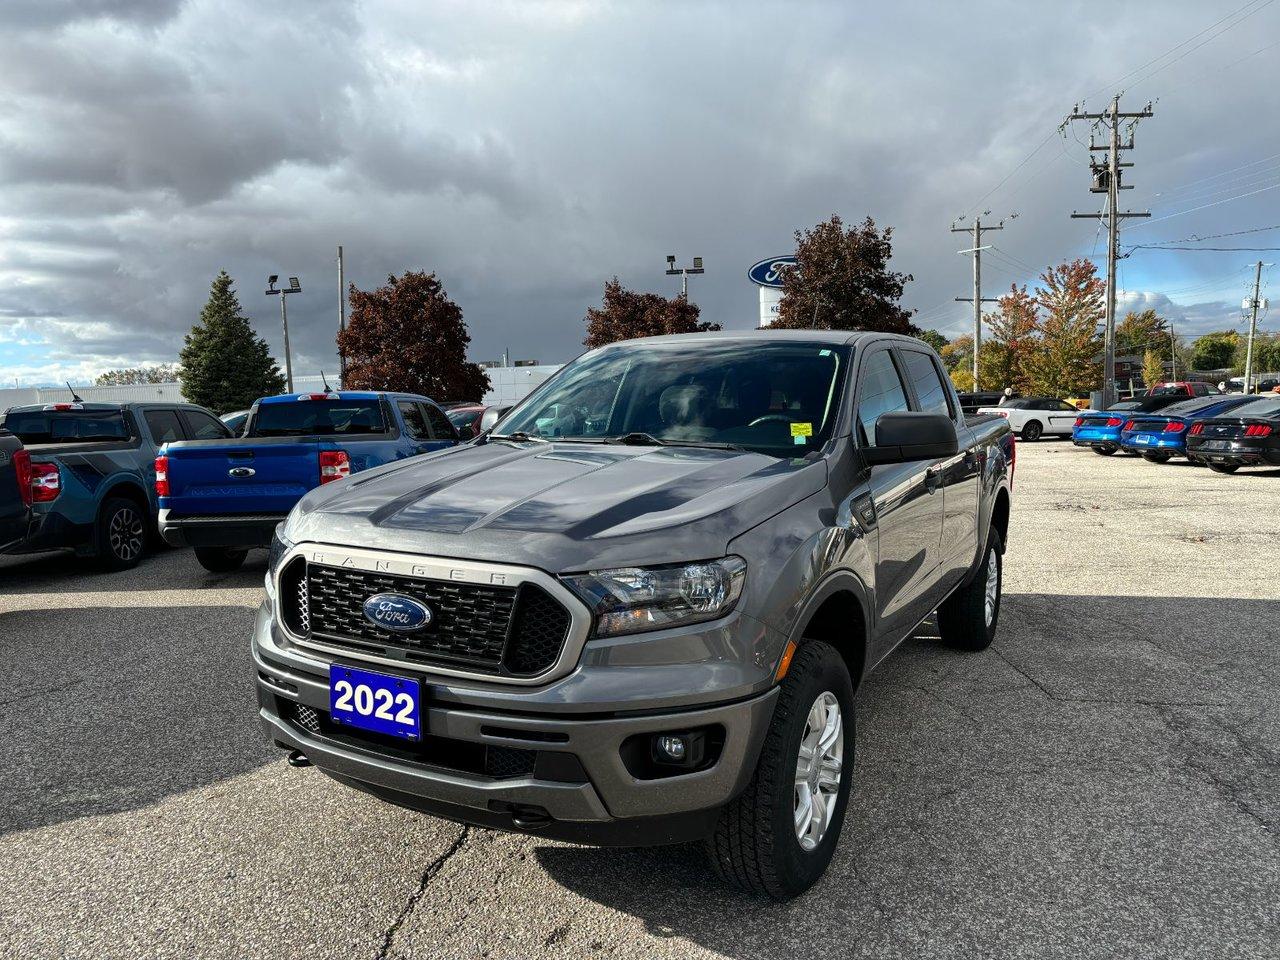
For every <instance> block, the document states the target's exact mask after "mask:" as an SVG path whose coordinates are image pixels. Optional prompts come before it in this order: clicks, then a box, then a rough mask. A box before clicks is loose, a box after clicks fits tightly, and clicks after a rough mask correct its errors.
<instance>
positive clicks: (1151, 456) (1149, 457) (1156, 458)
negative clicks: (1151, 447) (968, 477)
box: [1142, 453, 1172, 463]
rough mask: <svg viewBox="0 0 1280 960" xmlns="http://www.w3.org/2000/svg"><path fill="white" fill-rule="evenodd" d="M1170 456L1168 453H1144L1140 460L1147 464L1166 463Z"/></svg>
mask: <svg viewBox="0 0 1280 960" xmlns="http://www.w3.org/2000/svg"><path fill="white" fill-rule="evenodd" d="M1171 456H1172V454H1169V453H1144V454H1143V455H1142V459H1143V460H1145V461H1147V463H1168V462H1169V458H1170V457H1171Z"/></svg>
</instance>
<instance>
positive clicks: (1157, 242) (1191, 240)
mask: <svg viewBox="0 0 1280 960" xmlns="http://www.w3.org/2000/svg"><path fill="white" fill-rule="evenodd" d="M1268 230H1280V223H1277V224H1275V225H1273V226H1270V227H1253V228H1251V229H1249V230H1232V231H1231V232H1230V233H1210V234H1208V235H1207V236H1203V237H1202V236H1199V235H1197V234H1192V235H1191V236H1189V237H1182V238H1181V239H1179V240H1153V241H1152V242H1151V243H1150V244H1148V246H1152V247H1156V246H1160V245H1162V244H1166V243H1199V242H1200V241H1202V240H1220V239H1222V238H1223V237H1242V236H1244V235H1245V234H1248V233H1266V232H1267V231H1268Z"/></svg>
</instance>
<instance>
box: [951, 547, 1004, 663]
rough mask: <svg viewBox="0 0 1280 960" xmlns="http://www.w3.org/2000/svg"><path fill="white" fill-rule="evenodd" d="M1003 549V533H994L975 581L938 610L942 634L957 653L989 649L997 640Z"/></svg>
mask: <svg viewBox="0 0 1280 960" xmlns="http://www.w3.org/2000/svg"><path fill="white" fill-rule="evenodd" d="M1002 547H1003V542H1002V541H1001V539H1000V531H998V530H992V531H990V532H989V533H988V534H987V549H986V553H984V554H983V556H982V562H981V563H980V564H979V565H978V569H977V572H976V573H975V574H974V575H973V579H972V580H970V581H969V582H968V583H966V584H965V585H964V586H962V587H961V588H960V589H959V590H957V591H956V592H955V593H953V594H952V595H951V596H949V597H947V599H946V600H944V601H943V603H942V606H940V607H939V608H938V634H939V635H940V636H941V637H942V642H943V643H945V644H947V645H948V646H952V647H955V648H956V649H957V650H975V651H976V650H985V649H986V648H987V647H989V646H991V641H992V640H994V639H995V637H996V624H998V623H999V622H1000V593H1001V586H1002V584H1003V577H1004V560H1003V558H1002V557H1001V553H1000V551H1001V548H1002Z"/></svg>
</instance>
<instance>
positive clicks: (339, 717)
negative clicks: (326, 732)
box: [329, 663, 422, 740]
mask: <svg viewBox="0 0 1280 960" xmlns="http://www.w3.org/2000/svg"><path fill="white" fill-rule="evenodd" d="M329 716H330V718H331V719H332V720H333V722H334V723H337V724H342V725H345V726H349V727H358V728H360V729H361V730H372V731H373V732H374V733H385V734H389V735H391V736H393V737H403V738H405V739H407V740H417V739H419V738H420V737H421V736H422V727H421V723H422V710H421V695H420V689H419V686H418V681H417V680H409V679H407V678H405V677H392V676H388V675H387V674H385V673H371V672H370V671H368V670H360V669H357V668H356V667H349V666H346V665H345V664H341V663H332V664H330V665H329Z"/></svg>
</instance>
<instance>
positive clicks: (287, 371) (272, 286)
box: [267, 273, 302, 393]
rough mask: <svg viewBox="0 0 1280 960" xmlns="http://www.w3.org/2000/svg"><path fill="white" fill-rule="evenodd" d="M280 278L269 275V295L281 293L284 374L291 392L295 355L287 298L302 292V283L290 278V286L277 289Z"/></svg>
mask: <svg viewBox="0 0 1280 960" xmlns="http://www.w3.org/2000/svg"><path fill="white" fill-rule="evenodd" d="M279 279H280V276H279V274H275V273H273V274H272V275H271V276H269V277H267V296H268V297H274V296H276V295H277V294H279V295H280V326H281V327H283V328H284V376H285V386H286V389H287V390H288V391H289V393H293V356H292V354H291V353H290V351H289V309H288V307H286V306H285V299H286V298H287V297H288V295H289V294H291V293H301V292H302V284H300V283H298V278H297V277H290V278H289V286H287V287H283V288H281V289H279V290H277V289H276V281H277V280H279Z"/></svg>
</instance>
